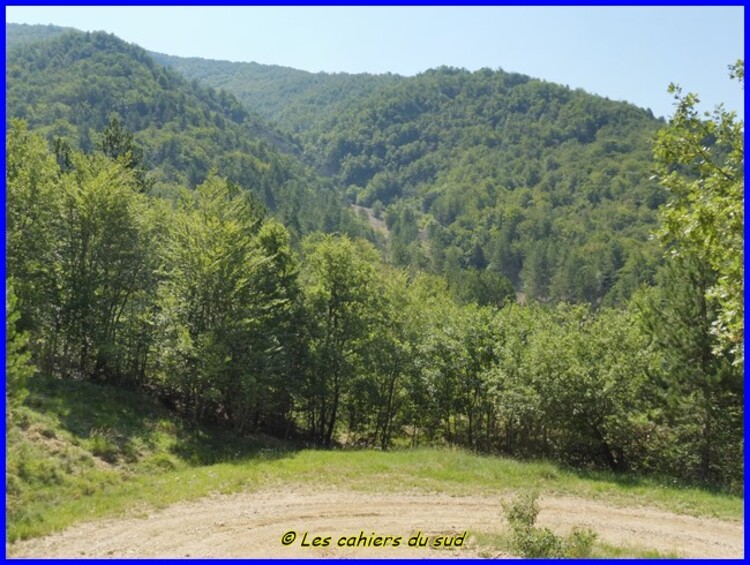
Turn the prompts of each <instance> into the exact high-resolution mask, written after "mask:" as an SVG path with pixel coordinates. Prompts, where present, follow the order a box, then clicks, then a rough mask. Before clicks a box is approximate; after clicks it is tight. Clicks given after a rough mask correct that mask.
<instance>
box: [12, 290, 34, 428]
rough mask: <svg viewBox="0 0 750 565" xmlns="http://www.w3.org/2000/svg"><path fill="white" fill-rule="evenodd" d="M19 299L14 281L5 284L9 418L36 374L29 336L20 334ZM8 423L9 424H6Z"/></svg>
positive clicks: (24, 333)
mask: <svg viewBox="0 0 750 565" xmlns="http://www.w3.org/2000/svg"><path fill="white" fill-rule="evenodd" d="M17 304H18V298H17V297H16V295H15V293H14V292H13V283H12V281H10V280H9V281H6V283H5V394H6V410H7V412H8V413H7V417H8V418H10V417H11V410H12V409H13V408H15V407H16V406H17V405H18V404H20V403H21V401H23V399H24V397H25V396H26V393H27V391H26V381H27V379H28V378H29V377H31V376H32V375H33V374H34V372H35V367H34V366H33V365H32V364H31V363H30V361H31V352H30V351H28V350H27V347H26V346H27V344H28V341H29V335H28V333H26V332H19V331H18V329H17V328H16V323H17V322H18V318H19V317H20V313H19V311H18V305H17ZM6 423H7V422H6Z"/></svg>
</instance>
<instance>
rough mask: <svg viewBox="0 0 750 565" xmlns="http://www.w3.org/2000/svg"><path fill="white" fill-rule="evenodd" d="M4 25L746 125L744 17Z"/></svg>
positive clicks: (309, 13) (338, 13)
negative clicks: (478, 85) (468, 81)
mask: <svg viewBox="0 0 750 565" xmlns="http://www.w3.org/2000/svg"><path fill="white" fill-rule="evenodd" d="M6 21H7V22H13V23H39V24H49V23H51V24H55V25H61V26H70V27H75V28H77V29H81V30H86V31H95V30H105V31H108V32H111V33H114V34H115V35H117V36H119V37H121V38H122V39H124V40H126V41H129V42H132V43H137V44H138V45H140V46H142V47H144V48H146V49H149V50H152V51H159V52H162V53H168V54H171V55H180V56H185V57H187V56H192V57H204V58H210V59H224V60H230V61H256V62H258V63H266V64H277V65H284V66H288V67H294V68H297V69H304V70H308V71H328V72H340V71H343V72H370V73H384V72H393V73H398V74H403V75H413V74H416V73H419V72H421V71H424V70H426V69H429V68H432V67H436V66H439V65H451V66H455V67H464V68H467V69H470V70H475V69H479V68H482V67H489V68H492V69H497V68H502V69H504V70H506V71H514V72H520V73H523V74H527V75H531V76H533V77H538V78H543V79H546V80H549V81H553V82H557V83H561V84H567V85H569V86H571V87H574V88H578V87H580V88H584V89H585V90H587V91H589V92H592V93H595V94H600V95H602V96H608V97H610V98H613V99H617V100H628V101H630V102H633V103H635V104H637V105H639V106H642V107H646V108H651V109H652V110H653V112H654V113H655V114H656V115H660V116H668V115H670V114H671V113H672V102H673V100H672V98H671V97H670V95H669V94H667V92H666V90H667V86H668V85H669V83H670V82H677V83H679V84H681V85H682V86H683V87H684V89H685V90H689V91H693V92H697V93H699V94H700V97H701V100H702V101H703V102H704V107H705V109H711V108H713V106H714V105H716V104H718V103H719V102H724V103H725V105H726V106H727V107H728V108H730V109H734V110H737V111H738V112H739V113H740V114H741V115H744V113H743V112H742V110H743V103H744V92H743V90H742V89H741V88H740V87H739V85H737V84H736V83H734V82H733V81H730V80H729V78H728V72H727V66H728V65H729V64H731V63H733V62H734V61H736V60H737V59H738V58H741V57H743V53H744V8H743V7H698V6H690V7H658V8H657V7H560V8H556V7H445V6H442V7H194V6H193V7H135V6H130V7H113V6H108V7H52V6H46V7H7V8H6Z"/></svg>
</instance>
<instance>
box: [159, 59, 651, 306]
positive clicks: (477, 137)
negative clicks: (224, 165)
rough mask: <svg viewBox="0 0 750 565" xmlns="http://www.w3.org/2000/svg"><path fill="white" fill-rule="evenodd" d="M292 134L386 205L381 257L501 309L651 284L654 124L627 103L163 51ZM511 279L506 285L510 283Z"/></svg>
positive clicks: (543, 88) (484, 78)
mask: <svg viewBox="0 0 750 565" xmlns="http://www.w3.org/2000/svg"><path fill="white" fill-rule="evenodd" d="M159 57H160V60H162V61H163V62H164V63H165V64H168V65H170V66H171V67H173V68H175V69H176V70H178V71H179V72H181V73H183V74H185V75H186V76H188V77H190V78H192V79H197V80H199V81H201V82H203V83H205V84H208V85H212V86H215V87H222V88H226V89H227V90H228V91H230V92H232V93H233V94H235V95H236V96H238V97H239V98H240V100H242V101H243V103H244V104H245V105H246V106H247V107H248V108H251V109H252V110H254V111H256V112H258V113H259V114H260V115H262V116H264V117H265V118H267V119H270V120H274V121H275V123H277V124H278V126H279V127H280V128H282V129H284V130H285V131H287V132H288V133H289V134H290V135H292V136H294V138H295V139H296V140H297V142H298V143H299V144H300V146H301V147H302V148H303V150H304V152H305V157H306V159H307V161H308V162H309V163H310V164H312V165H314V166H315V167H316V168H317V169H318V170H319V171H320V172H322V173H323V174H326V175H329V176H332V177H333V178H334V179H336V180H337V182H338V183H339V184H340V185H342V186H344V187H347V188H348V194H349V196H350V200H351V201H352V202H354V201H356V202H357V203H358V204H361V205H364V206H367V207H374V209H375V211H376V213H378V215H379V214H380V211H381V210H383V209H384V208H385V214H384V216H383V218H384V219H385V220H386V222H387V225H388V228H389V229H390V256H391V259H392V260H393V261H394V262H396V263H400V264H411V265H415V266H418V267H420V268H427V269H431V270H434V271H436V272H440V273H443V274H445V275H446V276H448V278H449V279H450V280H451V282H452V287H453V288H454V289H455V292H456V294H457V295H459V296H463V297H464V298H466V299H468V300H478V301H479V302H488V301H489V302H491V301H501V300H502V298H503V297H504V296H506V295H507V292H506V291H505V289H506V288H507V281H508V280H509V281H511V282H512V284H513V285H514V286H515V287H516V290H518V291H523V292H524V293H525V294H526V295H529V296H531V297H534V298H537V299H541V300H553V301H556V300H570V301H585V302H594V303H596V302H600V301H608V302H619V301H621V300H623V299H625V298H627V297H628V296H629V295H630V294H631V292H632V290H633V289H634V288H636V287H637V286H638V285H640V284H642V283H644V282H645V283H649V282H653V281H652V277H653V273H654V271H655V263H656V261H657V254H656V253H655V248H654V247H653V246H652V245H651V244H649V242H648V235H649V233H650V231H651V230H652V229H653V227H654V225H655V219H656V214H655V211H656V209H657V208H658V206H659V205H660V204H661V203H662V202H663V200H664V192H663V190H662V189H661V188H660V187H659V186H658V184H657V183H656V182H654V181H652V180H649V179H650V177H651V176H652V172H651V149H650V147H651V142H652V139H653V136H654V134H655V131H656V130H657V128H658V127H659V126H660V124H661V122H659V120H656V119H655V118H654V117H653V115H652V114H651V113H650V112H648V111H645V110H641V109H639V108H637V107H635V106H633V105H631V104H627V103H621V102H613V101H610V100H607V99H603V98H601V97H597V96H593V95H590V94H588V93H586V92H583V91H581V90H571V89H569V88H567V87H563V86H559V85H555V84H551V83H547V82H544V81H541V80H536V79H532V78H530V77H527V76H524V75H520V74H512V73H506V72H503V71H492V70H489V69H483V70H480V71H477V72H469V71H465V70H460V69H453V68H440V69H434V70H430V71H427V72H425V73H422V74H420V75H418V76H416V77H399V76H395V75H380V76H372V75H346V74H335V75H327V74H324V73H319V74H311V73H305V72H303V71H296V70H294V69H286V68H282V67H271V66H265V65H259V64H256V63H229V62H222V61H208V60H203V59H183V58H179V57H167V56H159ZM502 279H505V280H506V282H503V280H502Z"/></svg>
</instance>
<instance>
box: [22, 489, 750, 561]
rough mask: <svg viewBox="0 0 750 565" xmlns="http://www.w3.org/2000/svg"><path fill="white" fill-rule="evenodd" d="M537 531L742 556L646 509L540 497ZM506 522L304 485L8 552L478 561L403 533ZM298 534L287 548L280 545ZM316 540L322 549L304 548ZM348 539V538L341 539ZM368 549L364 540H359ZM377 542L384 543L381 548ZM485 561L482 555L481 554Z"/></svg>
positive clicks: (737, 546) (721, 537) (437, 498)
mask: <svg viewBox="0 0 750 565" xmlns="http://www.w3.org/2000/svg"><path fill="white" fill-rule="evenodd" d="M540 505H541V508H542V511H541V513H540V515H539V521H538V523H539V525H540V526H547V527H549V528H551V529H552V530H554V531H555V532H557V533H567V532H568V531H569V530H570V528H572V527H573V526H576V525H577V526H588V527H590V528H592V529H594V530H595V531H597V532H598V533H599V539H601V540H602V541H604V542H608V543H611V544H614V545H620V546H629V547H643V548H650V549H658V550H660V551H663V552H675V553H677V554H679V555H682V556H685V557H734V558H741V557H742V556H743V525H742V523H739V522H725V521H721V520H716V519H709V518H694V517H690V516H682V515H677V514H672V513H669V512H664V511H661V510H655V509H652V508H639V507H634V508H620V507H613V506H609V505H607V504H605V503H602V502H597V501H591V500H584V499H579V498H573V497H555V498H546V499H542V500H540ZM504 527H505V524H504V522H503V520H502V518H501V515H500V504H499V499H498V498H497V497H494V496H468V497H465V496H461V497H454V496H448V495H441V494H404V495H393V494H384V495H379V494H365V493H360V492H353V491H349V490H330V489H329V490H321V491H315V490H312V489H311V488H310V487H307V486H292V487H289V489H287V490H280V489H272V490H261V491H258V492H250V493H241V494H235V495H229V496H219V495H217V496H212V497H208V498H204V499H201V500H197V501H193V502H188V503H180V504H176V505H173V506H170V507H169V508H166V509H163V510H158V511H154V512H153V513H151V514H150V515H148V516H145V517H126V518H118V519H112V520H102V521H96V522H89V523H84V524H81V525H78V526H74V527H72V528H70V529H68V530H66V531H64V532H62V533H59V534H54V535H50V536H47V537H44V538H39V539H34V540H28V541H25V542H20V543H17V544H14V545H12V546H10V547H9V548H8V555H9V556H13V557H188V556H189V557H270V556H273V557H326V556H337V557H339V556H340V557H354V556H356V557H457V556H465V557H476V556H478V555H480V554H479V553H478V552H477V549H476V548H475V547H473V543H472V542H471V541H470V540H468V539H467V543H468V547H464V548H460V549H453V550H451V551H450V552H449V551H448V550H444V549H443V550H436V549H432V548H429V547H418V548H413V547H409V546H408V544H407V542H408V539H409V537H410V536H412V535H414V534H416V533H417V531H420V530H421V532H422V535H423V536H429V539H430V541H429V542H428V544H429V543H432V540H434V539H435V536H437V535H441V534H442V535H457V534H461V533H463V532H464V531H465V530H469V531H474V532H487V533H491V532H498V531H499V530H501V529H503V528H504ZM290 530H294V531H296V532H297V539H296V540H295V541H294V542H293V543H292V544H291V545H289V546H284V545H282V543H281V537H282V536H283V535H284V534H285V533H286V532H288V531H290ZM362 531H363V533H364V536H365V538H368V537H369V538H372V537H373V534H375V535H379V536H401V542H400V545H399V547H393V541H389V542H387V545H388V546H387V547H360V548H354V547H337V546H336V544H337V542H338V540H339V538H341V537H342V536H347V537H354V538H355V540H354V541H358V539H359V536H360V532H362ZM304 532H309V534H308V536H307V540H306V541H307V543H312V539H313V537H315V536H319V537H322V538H325V537H330V538H331V539H330V542H329V545H328V547H312V546H310V547H302V546H301V542H302V538H303V533H304ZM345 542H346V540H345ZM365 542H366V540H365ZM381 543H383V542H381ZM485 555H486V554H485Z"/></svg>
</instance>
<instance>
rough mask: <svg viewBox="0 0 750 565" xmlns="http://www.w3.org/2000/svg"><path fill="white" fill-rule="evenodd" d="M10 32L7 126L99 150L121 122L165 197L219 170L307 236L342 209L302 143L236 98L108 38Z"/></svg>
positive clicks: (13, 29)
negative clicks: (17, 124)
mask: <svg viewBox="0 0 750 565" xmlns="http://www.w3.org/2000/svg"><path fill="white" fill-rule="evenodd" d="M44 29H46V28H42V31H44ZM6 31H9V32H10V33H8V37H9V40H8V41H9V43H10V44H15V45H16V47H14V48H12V49H10V50H9V52H8V54H7V69H6V81H7V89H6V94H7V106H6V108H7V119H8V120H10V119H13V118H20V119H23V120H25V121H26V122H27V123H28V125H29V127H30V128H31V129H33V130H35V131H38V132H40V133H42V134H43V135H44V136H45V137H47V138H48V139H49V140H50V141H52V140H57V143H58V147H60V144H62V145H66V144H67V145H69V146H71V147H73V148H75V147H78V148H80V149H82V150H84V151H86V152H90V151H92V150H93V149H95V148H99V146H100V144H101V140H102V135H103V132H104V131H105V129H106V128H108V127H110V126H111V125H112V120H113V118H116V122H117V123H116V124H115V128H116V129H118V128H119V130H121V131H120V134H122V135H125V136H127V135H128V134H130V133H132V134H133V137H134V143H135V145H137V150H138V152H139V153H142V155H143V156H142V163H141V164H142V167H143V169H144V170H146V171H148V174H147V177H148V181H149V183H150V184H151V185H152V187H153V188H154V190H155V191H156V193H169V192H170V191H172V190H174V187H176V186H196V185H198V184H200V183H201V182H203V181H204V180H205V179H206V178H207V176H208V174H209V171H210V170H212V169H215V170H216V171H218V172H219V173H220V174H221V175H222V176H225V177H227V178H228V179H229V180H231V181H232V182H234V183H236V184H238V185H240V186H242V187H245V188H248V189H252V190H253V191H254V192H255V193H256V195H257V196H258V197H259V198H260V199H261V200H262V201H263V202H264V203H265V204H266V205H267V206H268V207H269V208H270V209H271V210H274V211H276V212H277V214H278V215H279V216H280V217H281V218H282V219H283V220H284V221H285V223H287V224H288V225H292V226H297V227H298V228H299V229H300V231H303V232H305V231H311V230H313V229H320V228H321V227H323V224H324V222H325V221H326V218H325V216H326V214H328V213H329V210H328V209H329V208H335V209H336V213H338V211H339V210H340V209H341V208H342V205H341V201H340V198H338V197H337V196H336V191H334V190H333V189H332V186H331V183H330V182H322V181H321V180H320V178H319V177H318V176H317V175H315V174H314V173H313V172H312V171H310V170H309V168H308V167H305V166H304V165H303V164H302V163H301V162H300V161H299V158H298V156H297V154H296V153H298V150H297V149H296V148H295V147H294V145H293V143H292V142H290V141H289V139H288V138H287V137H286V136H284V135H282V134H280V133H278V132H277V131H275V130H274V129H273V128H271V127H269V126H267V125H265V124H264V123H263V122H262V121H261V120H260V119H258V118H257V117H255V116H253V115H252V114H251V113H249V112H248V111H247V110H246V109H245V108H244V107H243V106H242V104H241V103H240V102H239V101H238V100H237V99H236V98H235V97H234V96H232V95H231V94H228V93H226V92H224V91H216V90H214V89H213V88H210V87H203V86H199V85H198V84H197V83H191V82H189V81H188V80H186V79H185V78H183V77H182V76H180V75H178V74H177V73H176V72H174V71H172V70H170V69H167V68H165V67H163V66H161V65H159V64H157V63H155V62H154V61H153V59H152V58H151V57H150V55H149V54H148V53H147V52H146V51H145V50H143V49H141V48H140V47H138V46H136V45H130V44H127V43H126V42H124V41H122V40H120V39H118V38H117V37H115V36H113V35H109V34H106V33H102V32H97V33H81V32H75V31H73V32H67V33H64V34H62V35H58V36H57V37H53V38H51V39H48V40H44V41H38V42H35V43H34V42H31V43H27V44H25V45H23V44H18V42H17V41H15V40H14V39H13V38H14V36H15V35H16V32H17V31H18V32H21V33H24V32H27V31H28V30H26V29H25V28H24V27H23V26H10V27H8V26H6ZM26 34H27V35H28V36H29V37H33V35H34V34H31V33H26ZM39 37H40V38H42V37H44V34H43V33H41V32H40V34H39ZM6 125H7V124H6ZM329 215H330V214H329ZM329 223H330V222H329ZM334 224H335V222H334Z"/></svg>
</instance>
